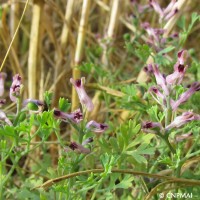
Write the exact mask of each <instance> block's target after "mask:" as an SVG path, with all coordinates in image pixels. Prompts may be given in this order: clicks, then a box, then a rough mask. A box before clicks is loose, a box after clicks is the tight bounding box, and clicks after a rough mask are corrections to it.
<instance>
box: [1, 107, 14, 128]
mask: <svg viewBox="0 0 200 200" xmlns="http://www.w3.org/2000/svg"><path fill="white" fill-rule="evenodd" d="M0 120H1V121H4V122H6V123H7V124H8V125H9V126H12V122H11V121H10V120H9V119H8V118H7V116H6V114H5V113H4V112H3V111H2V110H0Z"/></svg>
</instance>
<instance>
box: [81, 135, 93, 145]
mask: <svg viewBox="0 0 200 200" xmlns="http://www.w3.org/2000/svg"><path fill="white" fill-rule="evenodd" d="M93 141H94V140H93V138H92V137H90V138H88V139H86V140H84V141H83V142H82V145H83V146H85V145H86V144H89V143H91V142H93Z"/></svg>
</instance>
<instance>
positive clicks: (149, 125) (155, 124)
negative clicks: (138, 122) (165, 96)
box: [142, 122, 162, 129]
mask: <svg viewBox="0 0 200 200" xmlns="http://www.w3.org/2000/svg"><path fill="white" fill-rule="evenodd" d="M156 127H158V128H162V126H161V124H160V123H159V122H143V123H142V128H143V129H151V128H156Z"/></svg>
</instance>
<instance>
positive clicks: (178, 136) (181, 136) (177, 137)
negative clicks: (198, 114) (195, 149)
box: [175, 133, 192, 142]
mask: <svg viewBox="0 0 200 200" xmlns="http://www.w3.org/2000/svg"><path fill="white" fill-rule="evenodd" d="M191 136H192V133H185V134H182V135H177V136H176V138H175V139H176V141H177V142H181V141H182V140H185V139H188V138H190V137H191Z"/></svg>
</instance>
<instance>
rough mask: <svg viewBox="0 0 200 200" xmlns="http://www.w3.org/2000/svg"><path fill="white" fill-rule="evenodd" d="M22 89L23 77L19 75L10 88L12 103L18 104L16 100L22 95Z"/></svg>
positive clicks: (15, 77) (14, 78)
mask: <svg viewBox="0 0 200 200" xmlns="http://www.w3.org/2000/svg"><path fill="white" fill-rule="evenodd" d="M21 88H22V84H21V76H19V74H17V75H15V76H14V77H13V82H12V85H11V87H10V99H11V101H13V102H16V98H17V97H19V96H20V94H21Z"/></svg>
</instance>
